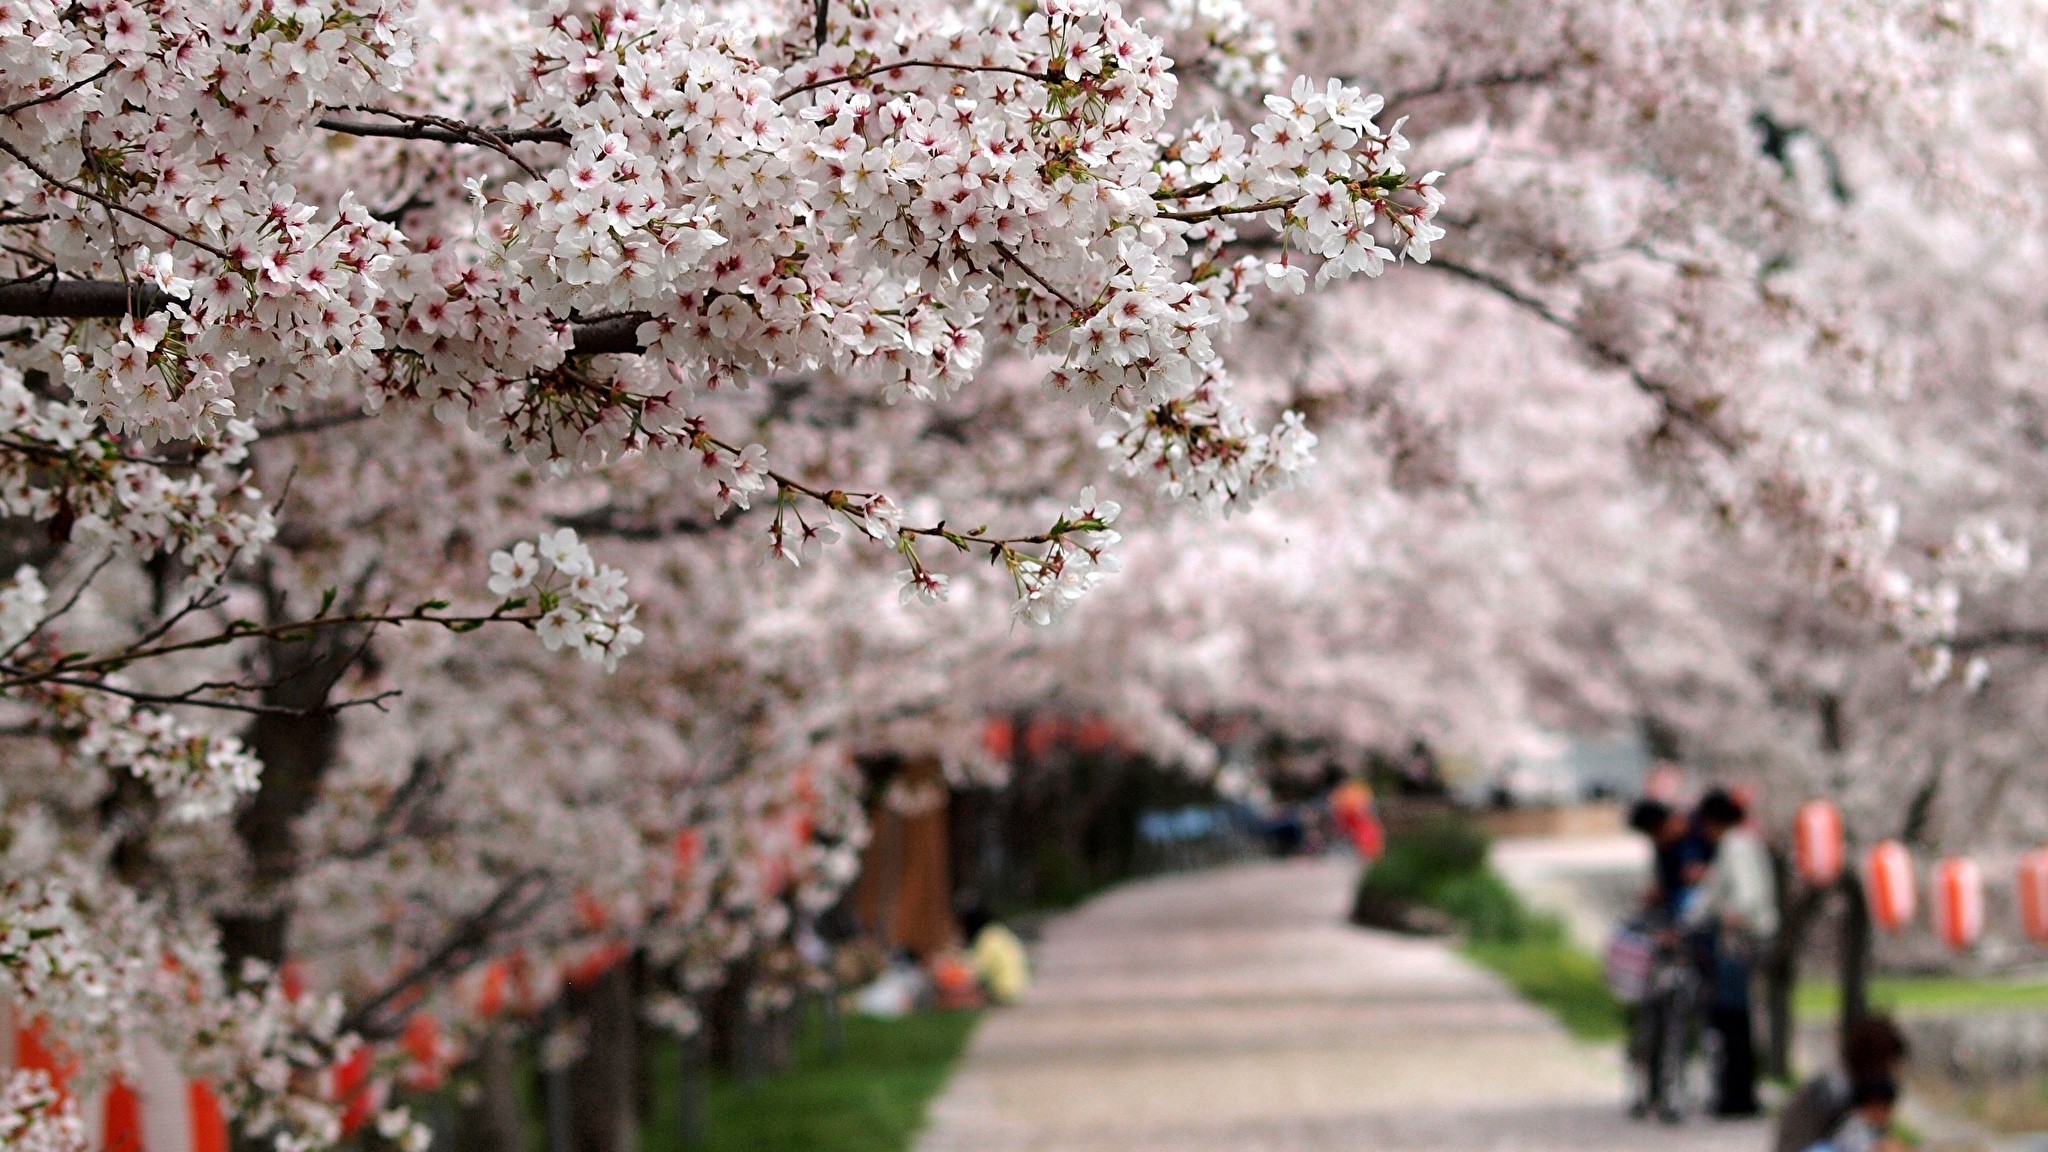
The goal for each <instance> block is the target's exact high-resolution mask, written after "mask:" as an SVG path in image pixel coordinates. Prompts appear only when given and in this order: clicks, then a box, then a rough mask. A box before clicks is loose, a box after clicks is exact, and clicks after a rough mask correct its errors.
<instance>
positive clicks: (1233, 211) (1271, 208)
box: [1159, 196, 1301, 224]
mask: <svg viewBox="0 0 2048 1152" xmlns="http://www.w3.org/2000/svg"><path fill="white" fill-rule="evenodd" d="M1299 203H1301V197H1299V196H1290V197H1287V198H1286V199H1284V200H1267V201H1263V202H1261V203H1258V204H1237V205H1225V206H1224V207H1221V208H1202V209H1199V210H1196V211H1193V212H1161V213H1160V214H1159V219H1161V220H1180V221H1183V222H1185V223H1190V224H1192V223H1196V222H1199V221H1202V220H1214V219H1217V218H1218V217H1222V216H1255V215H1257V214H1259V213H1261V212H1278V211H1281V210H1282V209H1286V208H1292V207H1294V206H1295V205H1296V204H1299Z"/></svg>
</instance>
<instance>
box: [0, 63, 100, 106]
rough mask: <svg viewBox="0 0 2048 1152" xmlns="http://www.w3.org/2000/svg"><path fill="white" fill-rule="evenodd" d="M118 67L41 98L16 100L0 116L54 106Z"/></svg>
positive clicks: (95, 82)
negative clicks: (48, 105) (44, 106)
mask: <svg viewBox="0 0 2048 1152" xmlns="http://www.w3.org/2000/svg"><path fill="white" fill-rule="evenodd" d="M118 67H120V65H119V64H118V63H116V64H109V65H107V66H106V67H105V68H102V69H100V70H99V71H97V72H95V73H93V74H92V75H90V76H87V77H86V78H85V79H83V80H80V81H78V82H77V83H75V84H71V85H68V86H66V87H63V88H59V89H58V90H56V91H55V92H46V93H44V94H43V95H41V96H35V97H31V98H29V99H27V100H17V101H15V102H14V103H12V104H9V105H8V106H6V107H5V108H0V116H12V115H14V114H15V113H17V112H26V111H28V110H29V109H31V108H34V107H36V106H38V105H42V104H54V103H56V102H57V101H59V100H62V99H63V98H65V97H66V96H69V95H71V94H72V93H73V92H76V91H78V90H79V89H80V88H83V87H85V86H86V85H88V84H97V83H99V82H100V81H102V80H105V79H106V78H107V77H108V76H110V75H112V74H113V71H114V69H116V68H118Z"/></svg>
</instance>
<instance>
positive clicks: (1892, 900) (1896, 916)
mask: <svg viewBox="0 0 2048 1152" xmlns="http://www.w3.org/2000/svg"><path fill="white" fill-rule="evenodd" d="M1863 890H1864V894H1865V895H1866V896H1868V897H1869V899H1870V915H1871V918H1872V919H1874V920H1876V921H1877V923H1878V926H1879V927H1881V928H1883V929H1884V930H1885V931H1887V932H1897V931H1898V930H1899V929H1901V928H1903V927H1905V926H1906V925H1907V924H1908V923H1910V922H1911V921H1912V919H1913V912H1914V905H1915V898H1916V894H1915V892H1914V888H1913V854H1912V853H1911V852H1908V851H1906V846H1905V845H1904V844H1901V843H1899V842H1898V841H1897V840H1886V841H1884V842H1883V843H1880V844H1877V845H1875V846H1874V847H1872V848H1871V849H1870V852H1869V853H1868V854H1867V855H1865V856H1864V858H1863Z"/></svg>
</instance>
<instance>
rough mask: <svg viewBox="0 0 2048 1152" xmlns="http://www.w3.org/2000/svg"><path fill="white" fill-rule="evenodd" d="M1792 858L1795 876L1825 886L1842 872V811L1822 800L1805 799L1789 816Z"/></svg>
mask: <svg viewBox="0 0 2048 1152" xmlns="http://www.w3.org/2000/svg"><path fill="white" fill-rule="evenodd" d="M1792 861H1793V866H1794V867H1795V868H1796V869H1798V872H1799V878H1800V879H1801V880H1804V881H1806V882H1807V883H1808V884H1811V885H1813V886H1814V887H1815V888H1825V887H1827V886H1828V885H1830V884H1833V883H1834V882H1835V879H1836V877H1838V876H1840V875H1841V874H1842V814H1841V813H1840V812H1837V811H1835V806H1834V805H1833V804H1831V803H1829V802H1828V801H1826V800H1808V801H1807V802H1806V803H1804V804H1801V805H1800V806H1799V812H1798V814H1797V815H1796V816H1794V817H1793V818H1792Z"/></svg>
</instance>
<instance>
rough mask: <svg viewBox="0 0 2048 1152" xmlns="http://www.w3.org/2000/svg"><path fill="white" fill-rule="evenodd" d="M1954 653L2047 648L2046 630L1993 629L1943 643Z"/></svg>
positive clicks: (2047, 637) (2047, 635) (2047, 630)
mask: <svg viewBox="0 0 2048 1152" xmlns="http://www.w3.org/2000/svg"><path fill="white" fill-rule="evenodd" d="M1943 646H1944V647H1946V648H1950V649H1952V650H1954V651H1956V652H1981V651H1983V650H1984V649H1986V648H2048V628H1995V629H1993V630H1991V631H1989V632H1980V633H1978V634H1976V635H1974V636H1958V637H1956V638H1955V639H1953V640H1946V641H1943Z"/></svg>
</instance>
